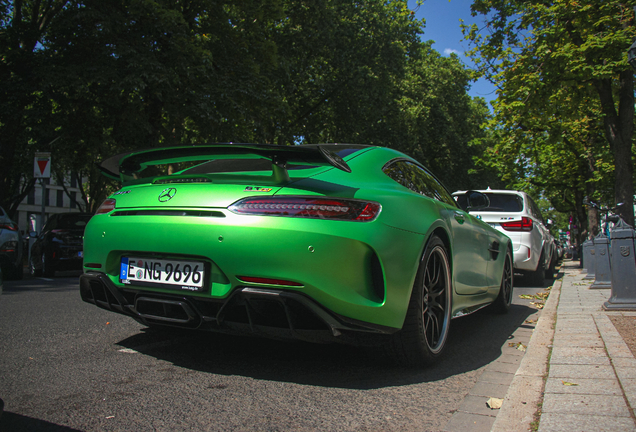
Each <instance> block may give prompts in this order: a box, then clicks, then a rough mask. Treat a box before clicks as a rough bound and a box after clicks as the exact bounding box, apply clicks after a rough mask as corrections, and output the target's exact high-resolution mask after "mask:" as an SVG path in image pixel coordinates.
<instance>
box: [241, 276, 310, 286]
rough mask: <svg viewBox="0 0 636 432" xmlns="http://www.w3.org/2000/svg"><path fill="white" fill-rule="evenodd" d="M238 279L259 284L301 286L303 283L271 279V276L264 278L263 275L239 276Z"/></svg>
mask: <svg viewBox="0 0 636 432" xmlns="http://www.w3.org/2000/svg"><path fill="white" fill-rule="evenodd" d="M237 279H238V280H240V281H242V282H250V283H257V284H265V285H281V286H294V287H301V286H303V284H301V283H298V282H292V281H288V280H283V279H271V278H262V277H252V276H237Z"/></svg>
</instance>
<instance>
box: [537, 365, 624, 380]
mask: <svg viewBox="0 0 636 432" xmlns="http://www.w3.org/2000/svg"><path fill="white" fill-rule="evenodd" d="M549 377H550V378H563V379H566V378H573V379H580V378H597V379H616V374H615V373H614V369H613V368H612V367H611V366H606V365H550V375H549Z"/></svg>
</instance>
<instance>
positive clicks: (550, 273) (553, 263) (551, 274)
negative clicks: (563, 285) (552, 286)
mask: <svg viewBox="0 0 636 432" xmlns="http://www.w3.org/2000/svg"><path fill="white" fill-rule="evenodd" d="M556 261H557V259H556V256H554V255H553V256H552V260H551V261H550V265H549V266H548V272H547V274H546V276H547V277H548V278H549V279H554V274H555V273H556Z"/></svg>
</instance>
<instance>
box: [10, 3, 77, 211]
mask: <svg viewBox="0 0 636 432" xmlns="http://www.w3.org/2000/svg"><path fill="white" fill-rule="evenodd" d="M67 5H68V1H67V0H49V1H46V2H42V1H36V0H2V1H1V2H0V168H1V169H0V205H1V206H3V207H4V208H5V209H6V210H7V212H8V213H9V214H10V215H13V213H14V212H15V210H16V209H17V207H18V205H19V204H20V202H21V201H22V199H23V198H24V197H25V196H26V195H27V194H28V192H29V187H32V185H33V182H32V181H27V182H22V176H23V174H24V173H25V172H29V171H28V170H26V169H25V167H29V166H32V164H33V152H34V145H35V144H36V143H44V142H49V141H51V140H53V139H54V138H55V137H54V136H53V135H52V134H50V133H47V131H45V130H46V129H47V128H46V127H45V126H43V123H45V122H46V120H43V116H44V118H46V114H45V113H46V112H48V111H49V109H50V105H49V104H48V101H47V100H46V99H45V98H43V97H42V96H43V95H42V92H41V90H40V89H41V88H42V84H43V79H44V77H45V76H46V56H45V55H44V53H43V51H42V50H41V49H39V47H38V44H39V43H40V42H41V41H42V40H43V39H44V38H45V37H46V35H47V34H48V31H49V29H50V27H51V25H53V24H54V23H55V21H56V20H57V18H58V17H59V15H60V13H61V12H62V11H63V10H64V8H66V7H67ZM25 185H26V187H24V186H25Z"/></svg>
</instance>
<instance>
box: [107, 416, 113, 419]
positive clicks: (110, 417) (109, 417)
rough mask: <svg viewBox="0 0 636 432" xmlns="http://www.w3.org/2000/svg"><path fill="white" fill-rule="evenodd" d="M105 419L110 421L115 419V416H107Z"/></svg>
mask: <svg viewBox="0 0 636 432" xmlns="http://www.w3.org/2000/svg"><path fill="white" fill-rule="evenodd" d="M106 418H107V419H112V418H115V416H108V417H106Z"/></svg>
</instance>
